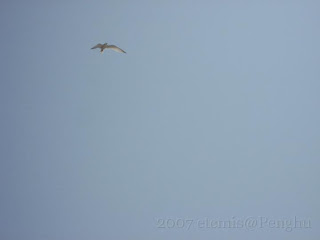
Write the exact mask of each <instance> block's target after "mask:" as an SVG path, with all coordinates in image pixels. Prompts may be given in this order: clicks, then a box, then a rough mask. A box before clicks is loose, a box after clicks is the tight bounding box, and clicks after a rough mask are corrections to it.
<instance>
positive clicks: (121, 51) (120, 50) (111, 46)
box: [107, 45, 126, 53]
mask: <svg viewBox="0 0 320 240" xmlns="http://www.w3.org/2000/svg"><path fill="white" fill-rule="evenodd" d="M107 48H110V49H112V50H114V51H116V52H119V53H126V52H125V51H123V50H122V49H121V48H118V47H117V46H116V45H108V46H107Z"/></svg>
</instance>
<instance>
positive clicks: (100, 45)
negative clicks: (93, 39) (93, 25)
mask: <svg viewBox="0 0 320 240" xmlns="http://www.w3.org/2000/svg"><path fill="white" fill-rule="evenodd" d="M101 47H102V44H100V43H98V44H97V45H95V46H94V47H92V48H91V49H96V48H101Z"/></svg>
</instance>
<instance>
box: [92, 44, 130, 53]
mask: <svg viewBox="0 0 320 240" xmlns="http://www.w3.org/2000/svg"><path fill="white" fill-rule="evenodd" d="M96 48H100V53H103V51H104V50H105V49H106V48H110V49H112V50H113V51H116V52H119V53H126V52H125V51H123V50H122V49H121V48H118V47H117V46H116V45H108V43H105V44H101V43H98V44H97V45H95V46H94V47H92V48H91V49H96Z"/></svg>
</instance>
